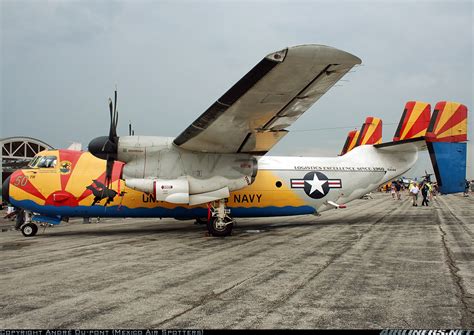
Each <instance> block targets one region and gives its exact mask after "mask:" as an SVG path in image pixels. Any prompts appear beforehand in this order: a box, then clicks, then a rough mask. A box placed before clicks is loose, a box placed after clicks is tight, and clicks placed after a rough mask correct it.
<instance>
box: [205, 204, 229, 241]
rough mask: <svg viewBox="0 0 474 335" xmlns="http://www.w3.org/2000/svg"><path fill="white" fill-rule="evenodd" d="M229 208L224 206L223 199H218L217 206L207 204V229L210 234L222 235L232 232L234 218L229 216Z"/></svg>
mask: <svg viewBox="0 0 474 335" xmlns="http://www.w3.org/2000/svg"><path fill="white" fill-rule="evenodd" d="M229 214H230V209H227V208H225V199H221V200H219V203H218V206H217V207H214V206H212V205H211V204H210V205H209V219H208V220H207V230H208V231H209V234H210V235H212V236H217V237H223V236H229V235H230V234H232V229H233V228H234V220H233V219H232V218H231V217H230V216H229Z"/></svg>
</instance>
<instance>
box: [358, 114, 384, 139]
mask: <svg viewBox="0 0 474 335" xmlns="http://www.w3.org/2000/svg"><path fill="white" fill-rule="evenodd" d="M379 143H382V120H381V119H379V118H376V117H372V116H369V117H368V118H366V119H365V122H364V124H363V125H362V128H361V130H360V134H359V137H358V138H357V142H356V146H359V145H365V144H379Z"/></svg>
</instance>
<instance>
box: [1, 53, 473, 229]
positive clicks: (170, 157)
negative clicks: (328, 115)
mask: <svg viewBox="0 0 474 335" xmlns="http://www.w3.org/2000/svg"><path fill="white" fill-rule="evenodd" d="M360 63H361V60H360V59H359V58H357V57H356V56H354V55H351V54H349V53H347V52H344V51H341V50H338V49H335V48H332V47H328V46H322V45H301V46H295V47H289V48H286V49H283V50H280V51H277V52H273V53H271V54H269V55H267V56H266V57H265V58H263V60H261V61H260V62H259V63H258V64H257V65H256V66H255V67H254V68H253V69H251V70H250V72H249V73H247V74H246V75H245V76H244V77H243V78H242V79H241V80H239V81H238V82H237V83H236V84H235V85H234V86H233V87H232V88H231V89H230V90H228V91H227V92H226V93H225V94H224V95H223V96H222V97H220V98H219V99H218V100H217V101H216V102H214V103H213V104H212V105H211V106H210V107H209V108H208V109H207V110H206V111H205V112H204V113H203V114H202V115H201V116H199V117H198V118H197V119H196V120H195V121H194V122H193V123H192V124H191V125H190V126H189V127H188V128H186V129H185V130H184V131H183V132H182V133H181V134H180V135H179V136H177V137H176V138H167V137H157V136H120V137H119V136H118V135H117V131H116V129H117V121H118V113H117V109H116V108H117V92H115V102H114V103H112V101H110V102H109V108H110V119H111V122H110V129H109V135H108V136H103V137H98V138H95V139H93V140H92V141H91V142H90V144H89V152H82V151H74V150H48V151H43V152H41V153H39V154H38V155H37V157H36V158H34V159H33V161H32V162H31V164H30V167H29V168H28V169H23V170H19V171H16V172H14V173H13V174H12V175H11V176H10V177H9V179H8V180H6V181H5V183H4V187H3V193H4V194H3V197H4V199H7V200H8V201H9V202H10V203H11V204H13V205H14V206H16V207H18V208H22V209H24V210H25V211H26V212H27V213H30V215H27V220H25V222H24V223H23V225H22V227H21V230H22V233H23V235H25V236H33V235H35V234H36V232H37V230H38V228H37V223H50V224H51V223H52V224H57V223H59V222H60V221H61V220H67V218H69V217H94V216H96V217H160V218H162V217H171V218H177V219H193V218H196V219H205V220H206V222H207V227H208V230H209V233H210V234H212V235H214V236H226V235H230V234H231V231H232V228H233V225H234V218H235V217H257V216H268V217H270V216H283V215H302V214H316V213H318V212H322V211H325V210H328V209H331V208H340V207H344V204H345V203H347V202H349V201H351V200H354V199H358V198H360V197H361V196H362V195H364V194H366V193H367V192H369V191H371V190H373V189H375V188H377V187H378V186H379V185H381V184H384V183H386V182H388V181H390V180H393V179H395V178H397V177H399V176H401V175H402V174H403V173H405V172H406V171H407V170H408V169H410V168H411V167H412V166H413V165H414V163H415V161H416V159H417V156H418V151H419V150H423V149H424V148H426V146H427V142H426V141H425V137H424V135H425V133H426V132H427V129H428V128H429V127H431V126H432V123H433V127H431V128H430V129H428V130H429V131H430V134H431V137H430V138H431V141H432V142H436V141H438V140H439V138H443V139H446V138H448V140H447V141H446V142H460V141H465V140H466V125H465V124H464V123H462V124H461V128H459V127H458V123H456V122H454V123H453V121H452V119H453V118H455V120H458V119H460V120H461V121H463V120H464V121H463V122H465V119H466V117H467V109H466V107H465V106H464V105H461V104H457V103H450V102H443V103H444V105H443V107H442V108H441V107H440V108H439V109H438V110H435V112H434V114H433V118H434V120H433V119H431V118H430V115H429V114H427V113H430V107H429V106H430V105H429V104H424V103H420V102H409V103H407V106H406V108H405V111H404V114H403V116H402V120H401V121H400V126H399V129H397V134H396V138H395V139H394V141H393V142H390V143H380V142H381V132H382V122H381V120H380V119H377V118H367V120H366V122H365V123H364V125H363V126H362V129H361V130H360V132H359V134H358V135H357V136H356V140H355V142H354V145H351V147H350V148H349V147H348V148H346V149H345V150H344V152H343V155H341V156H339V157H326V158H317V157H314V158H313V157H269V156H266V153H267V152H268V151H269V150H270V149H271V148H272V147H273V146H274V145H275V144H276V143H278V141H279V140H280V139H281V138H282V137H283V136H285V135H286V134H287V133H288V131H287V130H285V128H287V127H288V126H290V125H291V124H293V123H294V122H295V121H296V120H297V119H298V118H299V117H300V116H301V115H302V114H303V113H304V112H305V111H306V110H307V109H308V108H309V107H310V106H311V105H313V103H314V102H315V101H317V100H318V99H319V98H320V97H321V96H322V95H323V94H324V93H325V92H326V91H328V90H329V88H331V87H332V86H333V85H334V84H335V83H336V82H337V81H338V80H339V79H340V78H342V77H343V76H344V75H345V74H346V73H347V72H348V71H349V70H350V69H351V68H352V67H354V66H355V65H357V64H360ZM463 113H464V114H463ZM430 120H431V123H430ZM462 127H464V128H462ZM453 129H454V130H453ZM459 129H461V131H460V132H459ZM450 131H451V133H449V132H450ZM453 131H454V132H457V133H456V135H461V136H457V137H456V139H455V140H453V139H452V138H451V137H449V136H448V137H446V134H447V132H448V133H449V134H452V132H453ZM354 135H355V134H353V137H354ZM443 139H442V140H443ZM377 143H378V144H377ZM436 150H437V149H436V148H435V149H434V151H436ZM438 165H439V166H440V167H441V168H440V169H441V170H442V169H443V168H442V164H438ZM435 170H436V169H435ZM463 181H464V176H463ZM31 213H33V214H31ZM30 217H31V220H30V219H29V218H30Z"/></svg>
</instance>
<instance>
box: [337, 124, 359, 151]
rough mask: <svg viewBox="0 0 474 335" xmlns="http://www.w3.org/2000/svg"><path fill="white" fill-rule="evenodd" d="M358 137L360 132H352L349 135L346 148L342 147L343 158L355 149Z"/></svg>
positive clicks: (345, 144)
mask: <svg viewBox="0 0 474 335" xmlns="http://www.w3.org/2000/svg"><path fill="white" fill-rule="evenodd" d="M358 137H359V131H358V130H351V131H350V132H349V134H347V138H346V143H344V147H342V151H341V156H342V155H344V154H346V153H348V152H349V151H351V150H352V149H354V147H355V145H356V142H357V138H358Z"/></svg>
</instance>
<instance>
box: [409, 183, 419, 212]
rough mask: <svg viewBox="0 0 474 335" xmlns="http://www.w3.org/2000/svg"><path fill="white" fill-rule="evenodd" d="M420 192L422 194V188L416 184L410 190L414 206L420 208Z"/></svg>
mask: <svg viewBox="0 0 474 335" xmlns="http://www.w3.org/2000/svg"><path fill="white" fill-rule="evenodd" d="M418 192H420V188H419V187H418V184H417V183H414V184H413V187H412V188H410V194H411V196H412V197H413V206H418Z"/></svg>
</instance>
